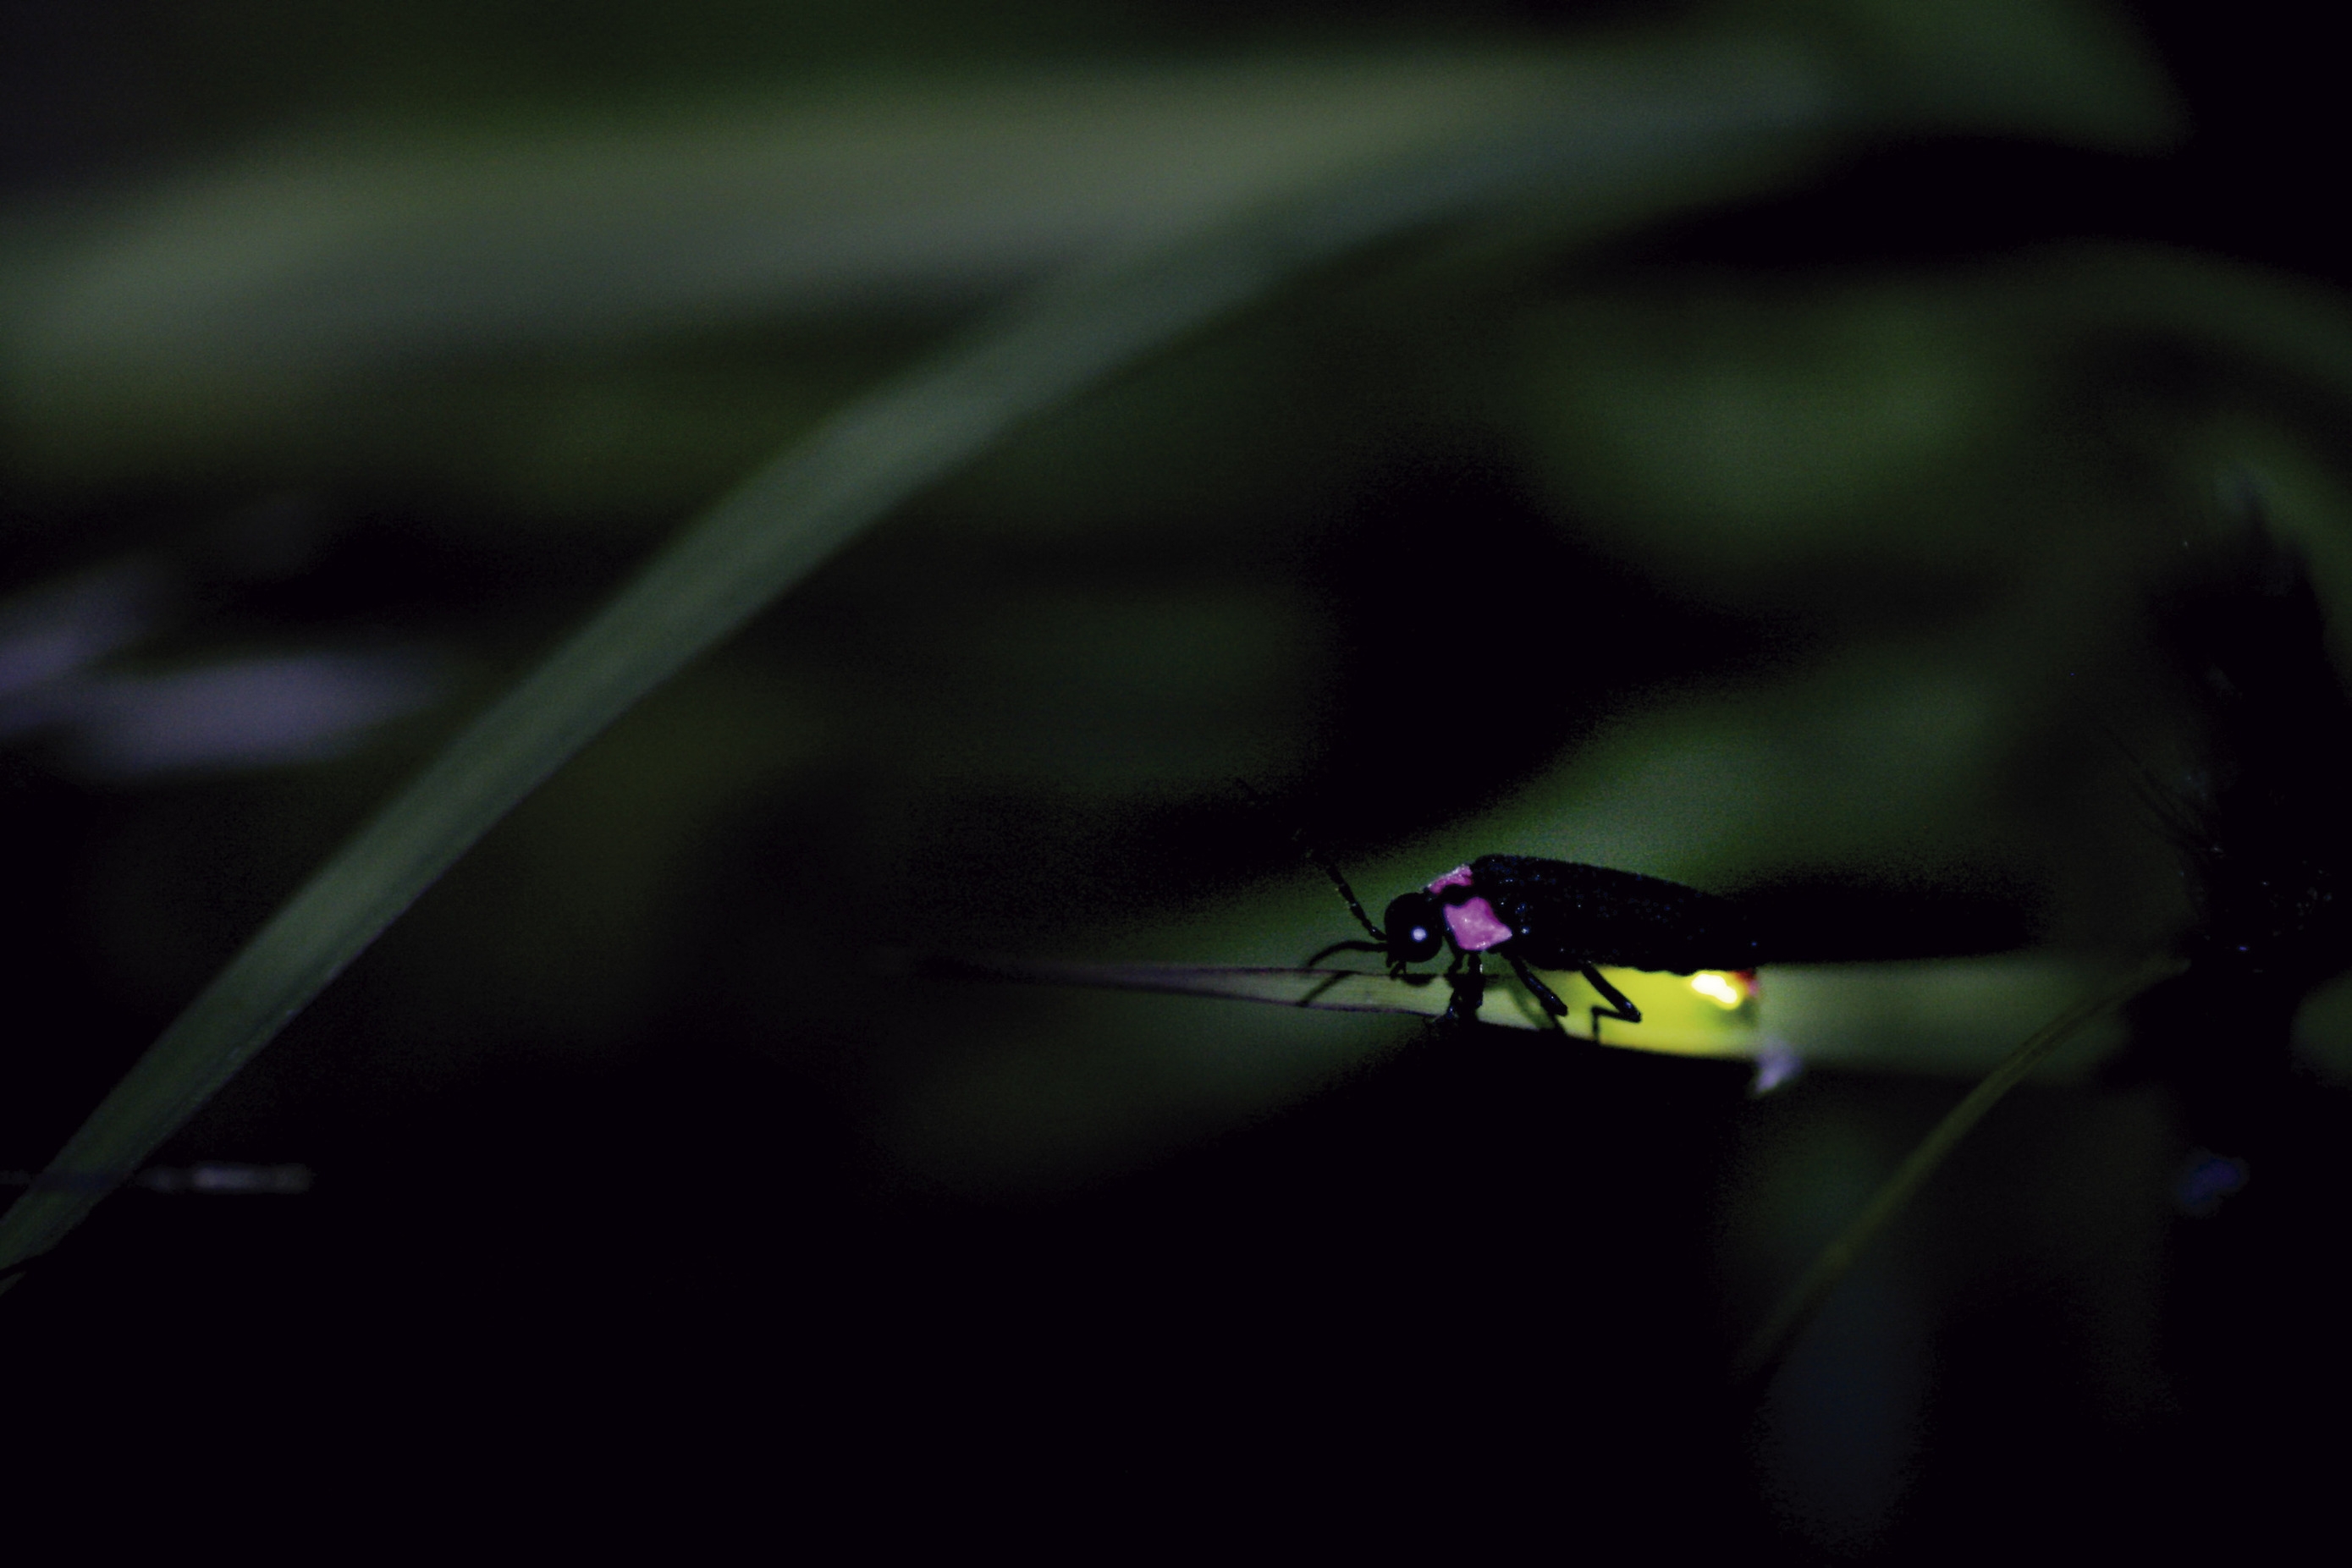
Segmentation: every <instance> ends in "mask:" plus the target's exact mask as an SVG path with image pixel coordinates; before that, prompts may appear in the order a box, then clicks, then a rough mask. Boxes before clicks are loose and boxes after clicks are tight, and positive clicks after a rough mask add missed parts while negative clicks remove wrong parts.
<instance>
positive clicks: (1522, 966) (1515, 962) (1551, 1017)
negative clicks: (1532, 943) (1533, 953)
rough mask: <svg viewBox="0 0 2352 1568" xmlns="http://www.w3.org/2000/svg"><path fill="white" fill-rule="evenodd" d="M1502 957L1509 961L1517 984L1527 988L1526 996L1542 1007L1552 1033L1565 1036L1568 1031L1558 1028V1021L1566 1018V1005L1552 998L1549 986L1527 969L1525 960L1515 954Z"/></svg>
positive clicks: (1554, 997)
mask: <svg viewBox="0 0 2352 1568" xmlns="http://www.w3.org/2000/svg"><path fill="white" fill-rule="evenodd" d="M1503 956H1504V957H1506V958H1508V959H1509V960H1510V961H1511V971H1512V973H1514V974H1516V975H1517V976H1518V977H1519V984H1521V985H1523V986H1525V987H1526V988H1528V995H1529V996H1531V997H1533V998H1535V999H1536V1000H1537V1001H1538V1003H1539V1004H1541V1005H1542V1008H1543V1010H1544V1017H1545V1019H1546V1021H1548V1022H1549V1024H1550V1025H1551V1030H1552V1032H1553V1033H1554V1034H1566V1033H1567V1032H1568V1031H1567V1030H1564V1029H1562V1028H1560V1027H1559V1020H1560V1019H1564V1018H1566V1017H1567V1016H1568V1004H1567V1003H1566V1002H1564V1001H1561V1000H1560V999H1559V998H1558V997H1556V996H1554V995H1553V994H1552V988H1550V987H1549V986H1547V985H1545V984H1544V983H1543V982H1542V981H1541V980H1539V979H1538V978H1536V972H1535V971H1534V970H1533V969H1530V968H1528V961H1527V960H1526V959H1525V958H1522V957H1520V956H1518V955H1517V953H1506V954H1504V955H1503Z"/></svg>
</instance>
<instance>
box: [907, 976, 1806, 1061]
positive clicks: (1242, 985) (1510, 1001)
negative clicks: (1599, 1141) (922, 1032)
mask: <svg viewBox="0 0 2352 1568" xmlns="http://www.w3.org/2000/svg"><path fill="white" fill-rule="evenodd" d="M881 967H887V968H892V969H906V968H911V972H912V973H915V974H918V975H921V976H923V977H927V978H935V979H945V980H1009V981H1012V982H1013V983H1015V984H1026V985H1037V986H1078V987H1084V988H1092V989H1097V990H1112V991H1149V992H1157V993H1159V994H1160V995H1164V996H1184V997H1214V998H1223V999H1224V1000H1227V1001H1242V1002H1270V1003H1272V1004H1274V1005H1275V1006H1276V1007H1287V1008H1307V1009H1314V1010H1319V1011H1324V1012H1342V1013H1395V1014H1402V1015H1404V1016H1408V1017H1413V1018H1427V1019H1433V1018H1437V1017H1440V1016H1441V1015H1443V1014H1444V1012H1445V1010H1446V1009H1448V1008H1449V1007H1450V1006H1452V1005H1453V1001H1454V989H1453V988H1452V987H1451V986H1450V985H1448V984H1447V983H1446V979H1445V977H1444V976H1443V975H1441V974H1438V973H1436V972H1434V971H1431V972H1427V973H1423V974H1406V975H1400V976H1397V977H1393V978H1391V977H1390V976H1388V975H1385V974H1381V973H1376V972H1368V971H1364V970H1360V969H1299V968H1289V967H1279V966H1259V965H1234V964H1087V963H1073V962H1069V961H1066V960H1061V959H1045V958H995V957H990V958H976V957H965V956H948V955H943V954H926V955H923V956H920V957H918V958H916V959H914V960H913V961H912V963H911V966H908V964H906V962H905V961H904V960H903V959H898V958H895V957H893V958H886V959H885V960H884V964H883V966H881ZM1607 973H1608V974H1609V975H1610V977H1612V978H1613V979H1614V980H1615V981H1616V983H1617V984H1618V985H1619V986H1620V987H1622V988H1624V989H1625V990H1626V991H1627V992H1628V993H1629V994H1637V995H1638V996H1639V998H1640V999H1641V1002H1642V1006H1643V1009H1645V1010H1646V1011H1647V1012H1648V1013H1649V1014H1650V1018H1649V1020H1648V1021H1647V1022H1645V1023H1643V1024H1641V1025H1639V1026H1634V1025H1626V1026H1624V1027H1622V1028H1620V1029H1615V1030H1612V1031H1611V1032H1610V1033H1609V1034H1608V1035H1607V1037H1606V1043H1608V1044H1610V1045H1612V1046H1617V1047H1621V1048H1622V1049H1624V1050H1628V1051H1664V1052H1666V1053H1668V1054H1671V1055H1678V1056H1753V1055H1755V1054H1756V1051H1757V1049H1758V1048H1759V1045H1760V1043H1761V1042H1760V1040H1759V1037H1758V1034H1757V1030H1756V1019H1755V1014H1754V1011H1753V1009H1750V1008H1743V1009H1739V1010H1738V1011H1737V1012H1730V1011H1719V1010H1717V1005H1716V1004H1706V1005H1701V1006H1700V1007H1699V1009H1698V1011H1699V1012H1700V1014H1701V1016H1702V1019H1703V1021H1701V1022H1699V1023H1696V1024H1694V1023H1693V1022H1692V1020H1691V1019H1689V1018H1688V1017H1686V1016H1685V1017H1679V1018H1678V1017H1676V1016H1675V1015H1676V1012H1677V1009H1675V1006H1674V1001H1675V992H1677V991H1683V990H1685V989H1686V988H1687V986H1688V981H1687V978H1686V977H1683V976H1680V975H1676V976H1671V977H1664V985H1663V986H1662V985H1661V984H1660V981H1661V977H1659V976H1657V975H1654V974H1644V973H1643V972H1642V971H1640V970H1631V969H1611V970H1609V971H1607ZM1548 978H1549V981H1550V984H1551V985H1552V987H1553V988H1554V989H1555V991H1557V992H1558V993H1559V995H1561V996H1562V997H1564V998H1568V999H1569V1001H1570V1007H1569V1016H1568V1017H1567V1018H1566V1019H1562V1020H1560V1022H1559V1025H1558V1026H1557V1027H1558V1028H1559V1030H1560V1031H1561V1032H1563V1033H1565V1034H1567V1035H1569V1036H1570V1037H1572V1038H1575V1039H1579V1040H1589V1039H1591V1024H1590V1022H1589V1019H1590V1014H1589V1013H1588V1012H1587V1010H1586V1009H1587V1008H1588V1007H1589V1006H1590V1005H1591V1003H1592V1002H1595V1001H1598V1000H1600V999H1601V998H1599V997H1598V996H1597V995H1594V994H1592V993H1591V992H1590V991H1589V990H1588V989H1587V988H1585V987H1584V986H1583V984H1582V982H1581V981H1580V980H1579V979H1578V978H1577V977H1574V976H1572V975H1560V974H1551V975H1549V976H1548ZM1661 992H1663V993H1664V996H1663V998H1662V997H1661V995H1660V994H1659V993H1661ZM1662 999H1663V1001H1664V1005H1663V1006H1662V1005H1660V1003H1661V1000H1662ZM1478 1021H1479V1022H1480V1023H1483V1024H1488V1025H1491V1026H1494V1027H1496V1028H1498V1029H1517V1030H1533V1031H1535V1032H1537V1033H1549V1032H1551V1031H1552V1030H1553V1029H1554V1027H1555V1026H1554V1024H1553V1022H1552V1020H1551V1019H1549V1017H1548V1016H1546V1015H1545V1013H1544V1012H1543V1010H1542V1009H1540V1008H1539V1007H1538V1005H1537V1004H1536V1002H1535V1000H1534V998H1531V997H1529V996H1528V994H1527V992H1526V991H1525V990H1524V989H1523V988H1521V987H1520V986H1519V985H1518V983H1517V981H1515V980H1513V979H1511V978H1510V977H1508V976H1507V975H1497V974H1491V973H1490V974H1489V975H1488V976H1487V977H1486V988H1485V992H1484V994H1483V996H1482V997H1481V998H1480V1000H1479V1005H1478Z"/></svg>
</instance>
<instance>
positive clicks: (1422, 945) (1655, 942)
mask: <svg viewBox="0 0 2352 1568" xmlns="http://www.w3.org/2000/svg"><path fill="white" fill-rule="evenodd" d="M1308 853H1309V854H1311V855H1313V857H1314V859H1315V860H1316V862H1317V863H1318V864H1319V865H1321V866H1322V868H1323V870H1324V872H1325V873H1327V874H1328V876H1329V877H1330V878H1331V882H1332V884H1333V885H1334V886H1335V887H1337V888H1338V889H1339V896H1340V897H1341V898H1342V899H1344V900H1346V902H1347V904H1348V907H1349V910H1350V911H1352V912H1353V913H1354V915H1355V916H1356V919H1357V920H1358V921H1359V922H1360V924H1361V925H1363V927H1364V929H1365V930H1366V931H1368V932H1370V934H1371V936H1372V940H1371V941H1370V942H1359V941H1353V940H1350V941H1345V942H1335V943H1333V944H1331V946H1328V947H1326V948H1324V949H1323V950H1322V951H1321V952H1319V953H1318V954H1316V955H1315V956H1314V957H1313V958H1310V959H1308V960H1307V962H1308V964H1309V965H1310V966H1311V965H1313V964H1316V963H1319V962H1320V961H1321V960H1323V959H1324V958H1327V957H1328V956H1330V955H1332V954H1334V953H1339V952H1360V953H1379V954H1381V956H1384V957H1386V958H1387V960H1388V967H1389V973H1390V974H1391V976H1401V975H1402V974H1403V973H1404V972H1405V967H1406V966H1407V965H1409V964H1419V963H1425V962H1427V961H1429V960H1430V959H1433V958H1435V957H1436V956H1438V955H1439V954H1440V953H1442V952H1444V950H1446V949H1447V948H1449V947H1450V948H1452V949H1453V951H1454V962H1453V964H1452V965H1451V966H1450V967H1448V968H1447V969H1446V971H1445V973H1446V976H1447V977H1448V979H1449V981H1451V983H1452V984H1453V988H1454V996H1453V999H1452V1001H1451V1002H1450V1003H1449V1004H1448V1005H1447V1007H1446V1009H1445V1017H1446V1018H1447V1019H1453V1020H1455V1021H1462V1020H1465V1019H1471V1018H1474V1017H1475V1016H1476V1014H1477V1011H1478V1004H1479V1002H1480V1001H1481V1000H1482V999H1483V998H1484V995H1485V985H1486V982H1485V977H1484V974H1483V971H1482V969H1481V967H1480V966H1481V960H1482V959H1483V957H1484V956H1485V955H1486V954H1487V953H1490V952H1491V953H1495V954H1496V955H1498V956H1501V957H1502V958H1504V959H1505V960H1506V961H1507V962H1508V963H1509V964H1510V966H1511V969H1512V971H1513V973H1515V974H1516V975H1517V977H1518V980H1519V983H1520V984H1521V985H1523V986H1525V987H1526V988H1528V992H1529V994H1531V995H1532V996H1534V997H1535V998H1536V999H1537V1001H1538V1002H1539V1003H1541V1004H1542V1006H1543V1009H1544V1011H1545V1012H1546V1013H1547V1014H1548V1015H1549V1017H1550V1018H1551V1019H1552V1020H1553V1021H1552V1027H1553V1028H1554V1029H1559V1019H1563V1018H1566V1017H1567V1016H1568V1004H1567V1003H1565V1002H1563V1001H1561V1000H1560V999H1559V997H1558V996H1556V995H1554V994H1553V992H1552V989H1551V988H1550V987H1549V986H1547V985H1545V984H1544V983H1543V981H1542V980H1541V979H1539V978H1538V977H1537V976H1536V974H1535V971H1536V970H1538V969H1555V970H1566V969H1573V970H1575V971H1577V972H1578V973H1580V974H1581V975H1582V976H1583V977H1584V978H1585V981H1586V983H1587V984H1589V985H1590V986H1591V988H1593V989H1594V990H1596V991H1598V992H1599V993H1600V994H1601V996H1602V997H1604V998H1607V1001H1608V1005H1607V1006H1596V1007H1594V1008H1593V1009H1592V1038H1593V1039H1594V1040H1599V1039H1600V1038H1601V1019H1604V1018H1613V1019H1619V1020H1621V1021H1622V1022H1625V1023H1632V1024H1638V1023H1640V1022H1641V1021H1642V1009H1639V1008H1637V1007H1635V1006H1634V1005H1633V1002H1632V1000H1630V999H1629V998H1627V997H1626V996H1625V994H1624V993H1623V992H1622V991H1620V990H1619V989H1618V988H1616V987H1614V986H1612V985H1611V984H1610V983H1609V981H1608V980H1607V979H1606V978H1605V977H1603V976H1602V975H1601V972H1600V969H1601V966H1603V965H1606V966H1609V967H1613V968H1622V969H1649V970H1655V971H1663V972H1665V973H1669V974H1676V975H1690V974H1696V973H1697V972H1698V971H1699V970H1701V969H1728V970H1735V971H1737V970H1748V969H1753V968H1755V967H1757V965H1758V964H1759V962H1760V961H1761V958H1762V954H1763V943H1762V941H1761V940H1760V939H1759V937H1758V936H1757V935H1756V932H1755V930H1754V929H1753V927H1752V925H1751V924H1750V921H1749V918H1748V914H1747V912H1746V911H1745V910H1744V909H1742V908H1741V907H1740V905H1738V904H1736V903H1734V902H1733V901H1732V900H1730V899H1727V898H1723V897H1720V896H1718V895H1717V894H1711V893H1702V892H1700V891H1699V890H1698V889H1697V888H1695V887H1685V886H1684V885H1683V884H1682V883H1675V882H1668V881H1666V880H1664V878H1662V877H1654V876H1643V875H1640V874H1639V873H1634V872H1628V871H1613V870H1612V869H1610V868H1609V867H1607V866H1597V865H1579V864H1576V863H1575V862H1570V861H1555V860H1544V859H1541V858H1539V857H1538V856H1535V855H1480V856H1479V857H1478V858H1477V859H1476V860H1474V861H1472V862H1469V863H1468V864H1467V865H1464V866H1458V867H1456V868H1455V869H1454V870H1453V871H1450V872H1448V873H1446V874H1445V875H1444V876H1442V877H1439V878H1438V879H1437V880H1436V881H1434V882H1433V883H1430V884H1429V885H1428V887H1426V888H1425V889H1423V890H1422V891H1420V892H1417V893H1407V894H1401V895H1399V896H1398V897H1397V898H1396V899H1394V900H1393V901H1392V902H1391V904H1389V906H1388V910H1387V912H1386V917H1385V919H1384V920H1383V922H1382V924H1381V925H1373V924H1372V922H1371V919H1370V916H1368V915H1366V914H1365V913H1364V908H1363V905H1362V904H1360V903H1359V902H1358V901H1357V898H1356V894H1355V892H1354V890H1353V889H1351V888H1349V885H1348V881H1347V878H1345V877H1343V876H1341V875H1340V874H1339V868H1338V867H1336V866H1334V865H1333V864H1332V863H1331V862H1329V861H1328V860H1326V859H1324V858H1323V856H1321V855H1320V854H1317V853H1315V852H1314V851H1313V850H1312V849H1311V848H1309V850H1308Z"/></svg>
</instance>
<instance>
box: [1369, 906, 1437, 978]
mask: <svg viewBox="0 0 2352 1568" xmlns="http://www.w3.org/2000/svg"><path fill="white" fill-rule="evenodd" d="M1382 924H1383V925H1385V926H1386V927H1387V929H1388V942H1389V956H1390V957H1391V958H1395V959H1399V960H1402V962H1404V963H1407V964H1419V963H1423V962H1425V961H1426V960H1428V959H1431V958H1434V957H1436V956H1437V955H1438V954H1439V953H1440V952H1441V951H1442V950H1443V949H1444V946H1445V914H1444V910H1442V909H1440V908H1439V907H1438V904H1437V900H1435V899H1433V898H1432V897H1430V896H1429V894H1425V893H1408V894H1402V895H1401V896H1400V897H1398V898H1397V899H1396V900H1395V901H1394V902H1393V903H1391V904H1390V905H1389V909H1388V914H1387V915H1386V916H1384V917H1383V920H1382Z"/></svg>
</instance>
